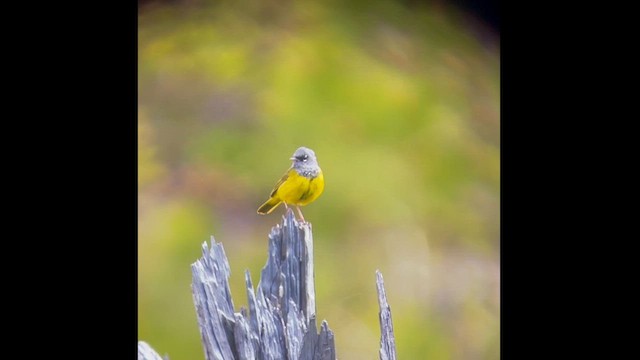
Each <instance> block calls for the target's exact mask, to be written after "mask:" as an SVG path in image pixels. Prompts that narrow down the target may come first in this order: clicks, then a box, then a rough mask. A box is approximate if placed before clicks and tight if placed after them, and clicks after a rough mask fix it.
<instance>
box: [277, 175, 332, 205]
mask: <svg viewBox="0 0 640 360" xmlns="http://www.w3.org/2000/svg"><path fill="white" fill-rule="evenodd" d="M323 190H324V176H323V175H322V171H320V174H318V176H316V177H315V178H313V179H309V178H306V177H304V176H302V175H300V174H298V172H297V171H295V170H293V169H291V170H290V172H289V176H288V177H287V180H286V181H285V182H284V183H283V184H282V185H280V187H279V188H278V191H277V193H276V196H277V197H278V198H280V200H282V201H284V202H285V203H287V204H291V205H307V204H309V203H311V202H312V201H314V200H315V199H317V198H318V196H320V194H322V191H323Z"/></svg>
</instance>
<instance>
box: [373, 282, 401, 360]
mask: <svg viewBox="0 0 640 360" xmlns="http://www.w3.org/2000/svg"><path fill="white" fill-rule="evenodd" d="M376 288H377V290H378V305H380V313H379V317H380V360H396V359H397V355H396V339H395V337H394V336H393V322H392V320H391V308H390V307H389V304H388V303H387V294H386V292H385V290H384V281H383V279H382V273H381V272H380V271H379V270H376Z"/></svg>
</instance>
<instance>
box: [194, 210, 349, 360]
mask: <svg viewBox="0 0 640 360" xmlns="http://www.w3.org/2000/svg"><path fill="white" fill-rule="evenodd" d="M202 253H203V256H202V258H200V259H199V260H198V261H196V262H195V263H194V264H192V266H191V270H192V275H193V282H192V285H191V289H192V293H193V299H194V303H195V307H196V314H197V317H198V324H199V325H200V335H201V339H202V343H203V346H204V353H205V358H206V359H207V360H230V359H233V360H235V359H241V360H244V359H247V360H262V359H264V360H282V359H287V360H299V359H305V360H335V359H336V355H335V343H334V339H333V332H332V331H331V330H330V329H329V327H328V325H327V323H326V321H323V322H322V325H321V329H320V333H318V332H317V328H316V304H315V284H314V273H313V237H312V233H311V224H309V223H299V222H298V221H297V220H296V219H295V216H294V214H293V211H291V209H289V210H288V211H287V213H286V215H285V216H284V217H283V221H282V223H281V224H278V225H276V226H275V227H273V228H272V229H271V233H270V234H269V249H268V258H267V263H266V265H265V266H264V268H263V269H262V271H261V273H260V281H259V283H258V286H257V288H256V289H255V290H254V288H253V283H252V281H251V275H250V274H249V272H248V271H245V284H246V288H247V298H248V307H249V308H248V309H241V311H240V312H234V307H233V301H232V298H231V291H230V289H229V282H228V279H229V276H230V270H229V262H228V260H227V257H226V255H225V253H224V248H223V246H222V244H221V243H216V241H215V239H214V238H213V237H212V238H211V249H209V247H208V246H207V243H206V242H205V243H204V244H203V245H202Z"/></svg>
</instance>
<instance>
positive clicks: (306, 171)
mask: <svg viewBox="0 0 640 360" xmlns="http://www.w3.org/2000/svg"><path fill="white" fill-rule="evenodd" d="M290 160H292V161H293V168H294V169H296V171H297V172H298V174H300V175H303V176H306V177H316V176H318V173H319V172H320V167H319V166H318V159H316V153H315V152H313V150H311V149H309V148H306V147H304V146H303V147H299V148H298V149H297V150H296V152H294V153H293V156H292V157H291V158H290Z"/></svg>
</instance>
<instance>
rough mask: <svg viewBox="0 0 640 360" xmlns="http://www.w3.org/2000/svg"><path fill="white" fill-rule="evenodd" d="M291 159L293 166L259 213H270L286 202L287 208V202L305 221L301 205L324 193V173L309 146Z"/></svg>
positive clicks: (296, 152) (294, 154)
mask: <svg viewBox="0 0 640 360" xmlns="http://www.w3.org/2000/svg"><path fill="white" fill-rule="evenodd" d="M289 160H291V161H292V164H291V167H290V168H289V170H287V172H286V173H285V174H284V175H283V176H282V178H281V179H280V180H279V181H278V182H277V183H276V185H275V186H274V187H273V190H272V191H271V194H269V199H268V200H267V201H266V202H265V203H264V204H262V205H261V206H260V207H259V208H258V214H260V215H266V214H270V213H271V212H272V211H273V210H274V209H275V208H277V207H278V205H280V204H282V203H284V206H285V208H287V209H288V208H289V207H288V206H287V204H289V205H295V207H296V209H297V210H298V214H299V215H300V219H302V221H303V222H305V220H304V216H303V215H302V211H301V210H300V206H304V205H308V204H310V203H312V202H313V201H315V200H316V199H317V198H318V197H319V196H320V195H321V194H322V192H323V191H324V175H323V174H322V169H320V166H319V165H318V159H317V158H316V153H315V152H314V151H313V150H311V149H309V148H307V147H304V146H302V147H299V148H298V149H297V150H296V151H295V152H294V153H293V156H291V158H290V159H289Z"/></svg>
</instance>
